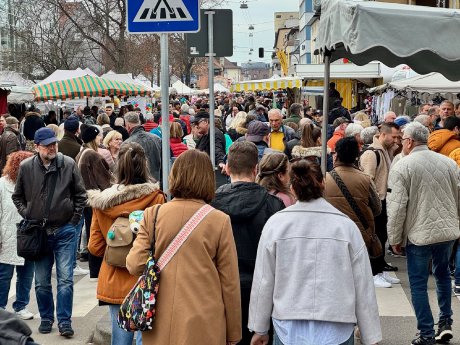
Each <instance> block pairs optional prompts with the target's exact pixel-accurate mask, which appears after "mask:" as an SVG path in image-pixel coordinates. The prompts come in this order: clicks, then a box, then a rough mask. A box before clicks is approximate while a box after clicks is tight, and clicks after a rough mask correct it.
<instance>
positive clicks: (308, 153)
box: [291, 123, 333, 171]
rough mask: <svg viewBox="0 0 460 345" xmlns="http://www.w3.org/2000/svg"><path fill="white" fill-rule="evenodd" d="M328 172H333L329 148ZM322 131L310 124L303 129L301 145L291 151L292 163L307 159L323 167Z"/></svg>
mask: <svg viewBox="0 0 460 345" xmlns="http://www.w3.org/2000/svg"><path fill="white" fill-rule="evenodd" d="M327 150H328V152H327V153H328V155H327V166H326V168H327V171H330V170H332V167H333V166H332V156H331V154H330V153H331V151H330V149H329V148H328V149H327ZM321 151H322V148H321V129H319V128H318V127H316V126H315V125H313V124H311V123H309V124H306V125H304V126H303V127H302V136H301V139H300V145H296V146H294V147H293V148H292V151H291V157H292V158H291V162H295V161H297V160H299V159H307V160H310V161H312V162H315V163H317V164H319V165H321Z"/></svg>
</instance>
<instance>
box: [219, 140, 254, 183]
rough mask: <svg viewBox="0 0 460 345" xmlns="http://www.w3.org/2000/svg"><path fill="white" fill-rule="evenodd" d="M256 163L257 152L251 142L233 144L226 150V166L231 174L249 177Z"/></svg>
mask: <svg viewBox="0 0 460 345" xmlns="http://www.w3.org/2000/svg"><path fill="white" fill-rule="evenodd" d="M258 161H259V151H258V150H257V146H256V145H255V144H254V143H253V142H250V141H240V142H235V143H234V144H232V146H230V149H229V150H228V159H227V165H228V168H229V170H230V173H231V174H234V175H243V176H249V175H251V173H252V172H253V171H254V169H255V167H256V166H257V162H258Z"/></svg>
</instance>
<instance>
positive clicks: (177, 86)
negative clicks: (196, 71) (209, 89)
mask: <svg viewBox="0 0 460 345" xmlns="http://www.w3.org/2000/svg"><path fill="white" fill-rule="evenodd" d="M171 87H172V88H173V89H174V90H176V91H177V93H178V94H179V95H193V94H196V93H198V92H197V90H193V89H191V88H189V87H188V86H187V85H185V84H184V83H183V82H181V81H180V80H178V81H176V82H175V83H174V84H172V85H171Z"/></svg>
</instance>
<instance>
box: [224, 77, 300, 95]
mask: <svg viewBox="0 0 460 345" xmlns="http://www.w3.org/2000/svg"><path fill="white" fill-rule="evenodd" d="M301 86H302V79H301V78H296V77H285V78H277V79H274V78H270V79H260V80H248V81H239V82H235V83H233V84H232V86H231V88H230V90H231V91H232V92H241V91H245V92H253V91H270V90H278V89H287V88H290V89H293V88H300V87H301Z"/></svg>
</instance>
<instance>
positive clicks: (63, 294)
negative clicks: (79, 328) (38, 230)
mask: <svg viewBox="0 0 460 345" xmlns="http://www.w3.org/2000/svg"><path fill="white" fill-rule="evenodd" d="M75 233H76V232H75V226H73V225H72V224H66V225H63V226H61V227H60V228H59V229H58V230H57V232H56V233H55V234H54V235H49V236H48V248H49V250H50V252H49V254H48V255H47V256H45V257H44V258H43V259H40V260H37V261H35V294H36V295H37V304H38V310H39V311H40V317H41V319H42V321H51V322H54V299H53V290H52V286H51V270H52V268H53V264H54V262H55V261H56V276H57V298H56V315H57V319H58V325H59V326H61V325H64V324H67V325H70V324H71V317H72V303H73V265H74V262H75Z"/></svg>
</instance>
